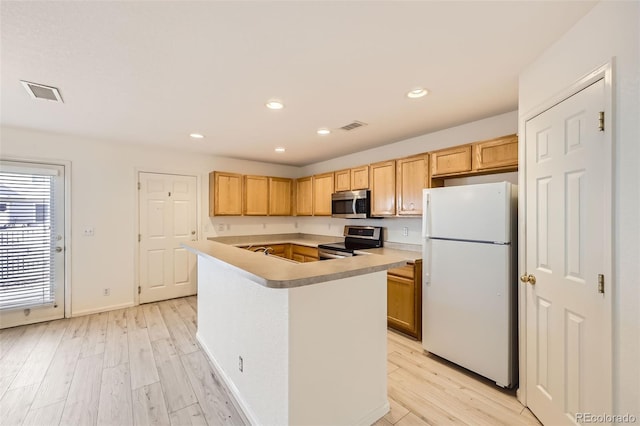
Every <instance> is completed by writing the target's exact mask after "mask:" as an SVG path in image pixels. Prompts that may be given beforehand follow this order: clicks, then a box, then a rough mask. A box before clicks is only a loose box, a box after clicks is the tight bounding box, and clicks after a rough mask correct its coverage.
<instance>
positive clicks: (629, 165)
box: [519, 1, 640, 416]
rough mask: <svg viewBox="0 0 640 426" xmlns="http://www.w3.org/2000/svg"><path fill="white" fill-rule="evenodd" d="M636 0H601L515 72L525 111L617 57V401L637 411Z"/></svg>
mask: <svg viewBox="0 0 640 426" xmlns="http://www.w3.org/2000/svg"><path fill="white" fill-rule="evenodd" d="M639 24H640V3H639V2H637V1H632V2H619V1H603V2H601V3H599V4H598V5H596V7H594V9H593V10H592V11H591V12H589V13H588V14H587V15H586V16H585V17H584V18H583V19H582V20H580V21H579V22H578V23H577V24H576V25H575V26H574V28H572V29H571V30H570V31H569V32H568V33H567V34H565V35H564V36H563V37H562V38H561V39H560V40H558V41H557V42H556V43H555V44H554V45H553V46H551V47H550V48H549V49H548V50H547V51H546V52H544V53H543V54H542V55H541V56H540V57H539V58H538V59H537V60H536V61H535V62H534V63H533V64H531V65H530V66H529V67H528V68H527V69H526V70H525V71H524V72H523V73H522V74H521V76H520V88H519V90H520V92H519V93H520V101H519V104H520V106H519V111H520V115H521V116H522V117H524V116H526V115H527V114H529V112H530V111H533V110H534V109H535V108H536V107H537V106H538V105H541V104H542V103H544V102H545V101H547V100H548V99H551V98H553V97H554V96H555V95H556V94H557V93H560V92H562V91H563V90H564V89H565V88H567V87H569V86H571V85H572V84H573V83H574V82H576V81H577V80H579V79H580V78H581V77H583V76H585V75H586V74H588V73H590V72H591V71H593V70H595V69H596V68H598V67H599V66H601V65H603V64H604V63H606V62H608V61H611V59H612V58H615V61H614V76H613V78H614V106H613V107H614V117H613V125H614V129H613V135H614V144H615V146H614V165H613V173H614V178H613V180H614V181H613V186H614V206H613V209H614V210H613V212H614V235H613V240H614V274H615V275H614V277H613V288H612V291H613V299H614V300H613V304H614V305H613V313H614V324H613V327H614V354H613V356H614V358H613V362H614V407H613V409H614V410H613V411H614V412H613V413H610V414H624V413H635V415H636V416H638V415H640V279H639V278H638V277H640V228H639V225H638V222H639V220H638V219H639V218H640V185H638V184H639V183H640V174H639V172H638V170H639V168H638V162H639V160H640V149H639V144H640V142H639V141H640V124H639V123H640V119H639V117H640V107H639V101H640V89H639V87H640V46H639V43H640V41H639V40H640V34H639V30H638V27H639Z"/></svg>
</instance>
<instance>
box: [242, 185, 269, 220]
mask: <svg viewBox="0 0 640 426" xmlns="http://www.w3.org/2000/svg"><path fill="white" fill-rule="evenodd" d="M243 205H244V208H243V213H244V215H245V216H266V215H267V214H268V213H269V178H267V177H266V176H251V175H247V176H244V204H243Z"/></svg>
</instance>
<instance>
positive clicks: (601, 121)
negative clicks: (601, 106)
mask: <svg viewBox="0 0 640 426" xmlns="http://www.w3.org/2000/svg"><path fill="white" fill-rule="evenodd" d="M598 130H600V131H601V132H604V111H600V112H599V113H598Z"/></svg>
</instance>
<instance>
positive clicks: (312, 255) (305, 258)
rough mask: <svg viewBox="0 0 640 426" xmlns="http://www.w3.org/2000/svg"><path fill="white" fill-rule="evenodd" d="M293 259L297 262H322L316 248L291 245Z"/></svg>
mask: <svg viewBox="0 0 640 426" xmlns="http://www.w3.org/2000/svg"><path fill="white" fill-rule="evenodd" d="M291 259H292V260H295V261H296V262H315V261H316V260H320V257H319V256H318V249H317V248H316V247H309V246H301V245H298V244H291Z"/></svg>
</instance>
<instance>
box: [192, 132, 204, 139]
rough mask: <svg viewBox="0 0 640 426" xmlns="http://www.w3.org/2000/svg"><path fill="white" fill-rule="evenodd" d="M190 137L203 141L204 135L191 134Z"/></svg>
mask: <svg viewBox="0 0 640 426" xmlns="http://www.w3.org/2000/svg"><path fill="white" fill-rule="evenodd" d="M189 136H191V137H192V138H194V139H202V138H204V135H201V134H200V133H191V134H190V135H189Z"/></svg>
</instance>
